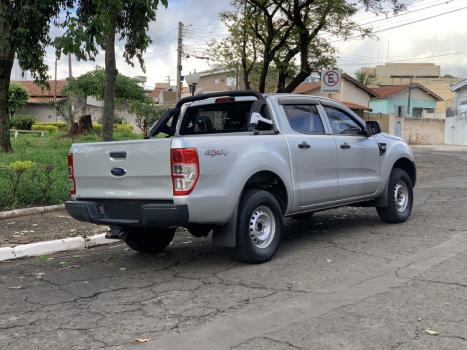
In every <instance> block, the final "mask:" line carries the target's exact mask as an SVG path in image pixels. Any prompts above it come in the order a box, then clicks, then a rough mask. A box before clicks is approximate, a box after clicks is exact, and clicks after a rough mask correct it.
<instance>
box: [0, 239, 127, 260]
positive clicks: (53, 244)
mask: <svg viewBox="0 0 467 350" xmlns="http://www.w3.org/2000/svg"><path fill="white" fill-rule="evenodd" d="M115 242H119V240H118V239H107V238H105V233H101V234H98V235H94V236H91V237H86V238H83V237H70V238H65V239H57V240H53V241H44V242H37V243H30V244H20V245H17V246H16V247H3V248H0V261H5V260H14V259H20V258H26V257H31V256H41V255H47V254H53V253H58V252H66V251H72V250H80V249H86V248H92V247H97V246H100V245H106V244H112V243H115Z"/></svg>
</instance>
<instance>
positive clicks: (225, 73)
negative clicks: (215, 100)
mask: <svg viewBox="0 0 467 350" xmlns="http://www.w3.org/2000/svg"><path fill="white" fill-rule="evenodd" d="M198 74H199V82H198V84H197V86H196V88H197V89H200V90H202V91H203V92H214V91H229V90H242V89H244V88H245V85H244V84H243V82H242V81H241V79H239V81H238V86H237V72H235V71H233V70H230V69H227V68H226V69H211V70H207V71H204V72H199V73H198Z"/></svg>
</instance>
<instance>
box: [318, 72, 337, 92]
mask: <svg viewBox="0 0 467 350" xmlns="http://www.w3.org/2000/svg"><path fill="white" fill-rule="evenodd" d="M339 91H341V71H340V70H339V69H323V70H322V71H321V92H339Z"/></svg>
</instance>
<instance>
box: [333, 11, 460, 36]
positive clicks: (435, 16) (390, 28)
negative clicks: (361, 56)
mask: <svg viewBox="0 0 467 350" xmlns="http://www.w3.org/2000/svg"><path fill="white" fill-rule="evenodd" d="M465 9H467V6H465V7H461V8H458V9H455V10H451V11H447V12H443V13H439V14H437V15H433V16H429V17H425V18H422V19H418V20H414V21H410V22H407V23H403V24H399V25H395V26H391V27H388V28H383V29H378V30H375V31H372V32H371V34H376V33H382V32H386V31H388V30H392V29H396V28H401V27H405V26H408V25H410V24H414V23H419V22H422V21H427V20H429V19H433V18H437V17H440V16H444V15H447V14H450V13H454V12H458V11H461V10H465ZM361 37H362V35H355V36H351V37H349V38H346V39H338V40H333V41H331V43H337V42H342V41H347V40H350V39H355V38H361Z"/></svg>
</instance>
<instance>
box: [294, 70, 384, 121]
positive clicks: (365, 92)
mask: <svg viewBox="0 0 467 350" xmlns="http://www.w3.org/2000/svg"><path fill="white" fill-rule="evenodd" d="M294 93H296V94H303V95H314V96H324V97H329V98H333V99H335V100H338V101H341V102H342V103H343V104H345V105H346V106H347V107H349V108H350V109H351V110H353V111H354V112H356V113H358V114H360V115H362V114H363V112H365V111H371V107H370V99H371V98H372V97H376V94H375V93H374V92H373V91H372V90H371V89H370V88H368V87H366V86H365V85H363V84H362V83H360V82H359V81H358V80H357V79H355V78H353V77H351V76H350V75H348V74H347V73H343V74H342V84H341V90H340V92H338V93H326V92H321V82H310V83H306V82H304V83H301V84H300V85H299V86H297V88H296V89H295V90H294Z"/></svg>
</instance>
